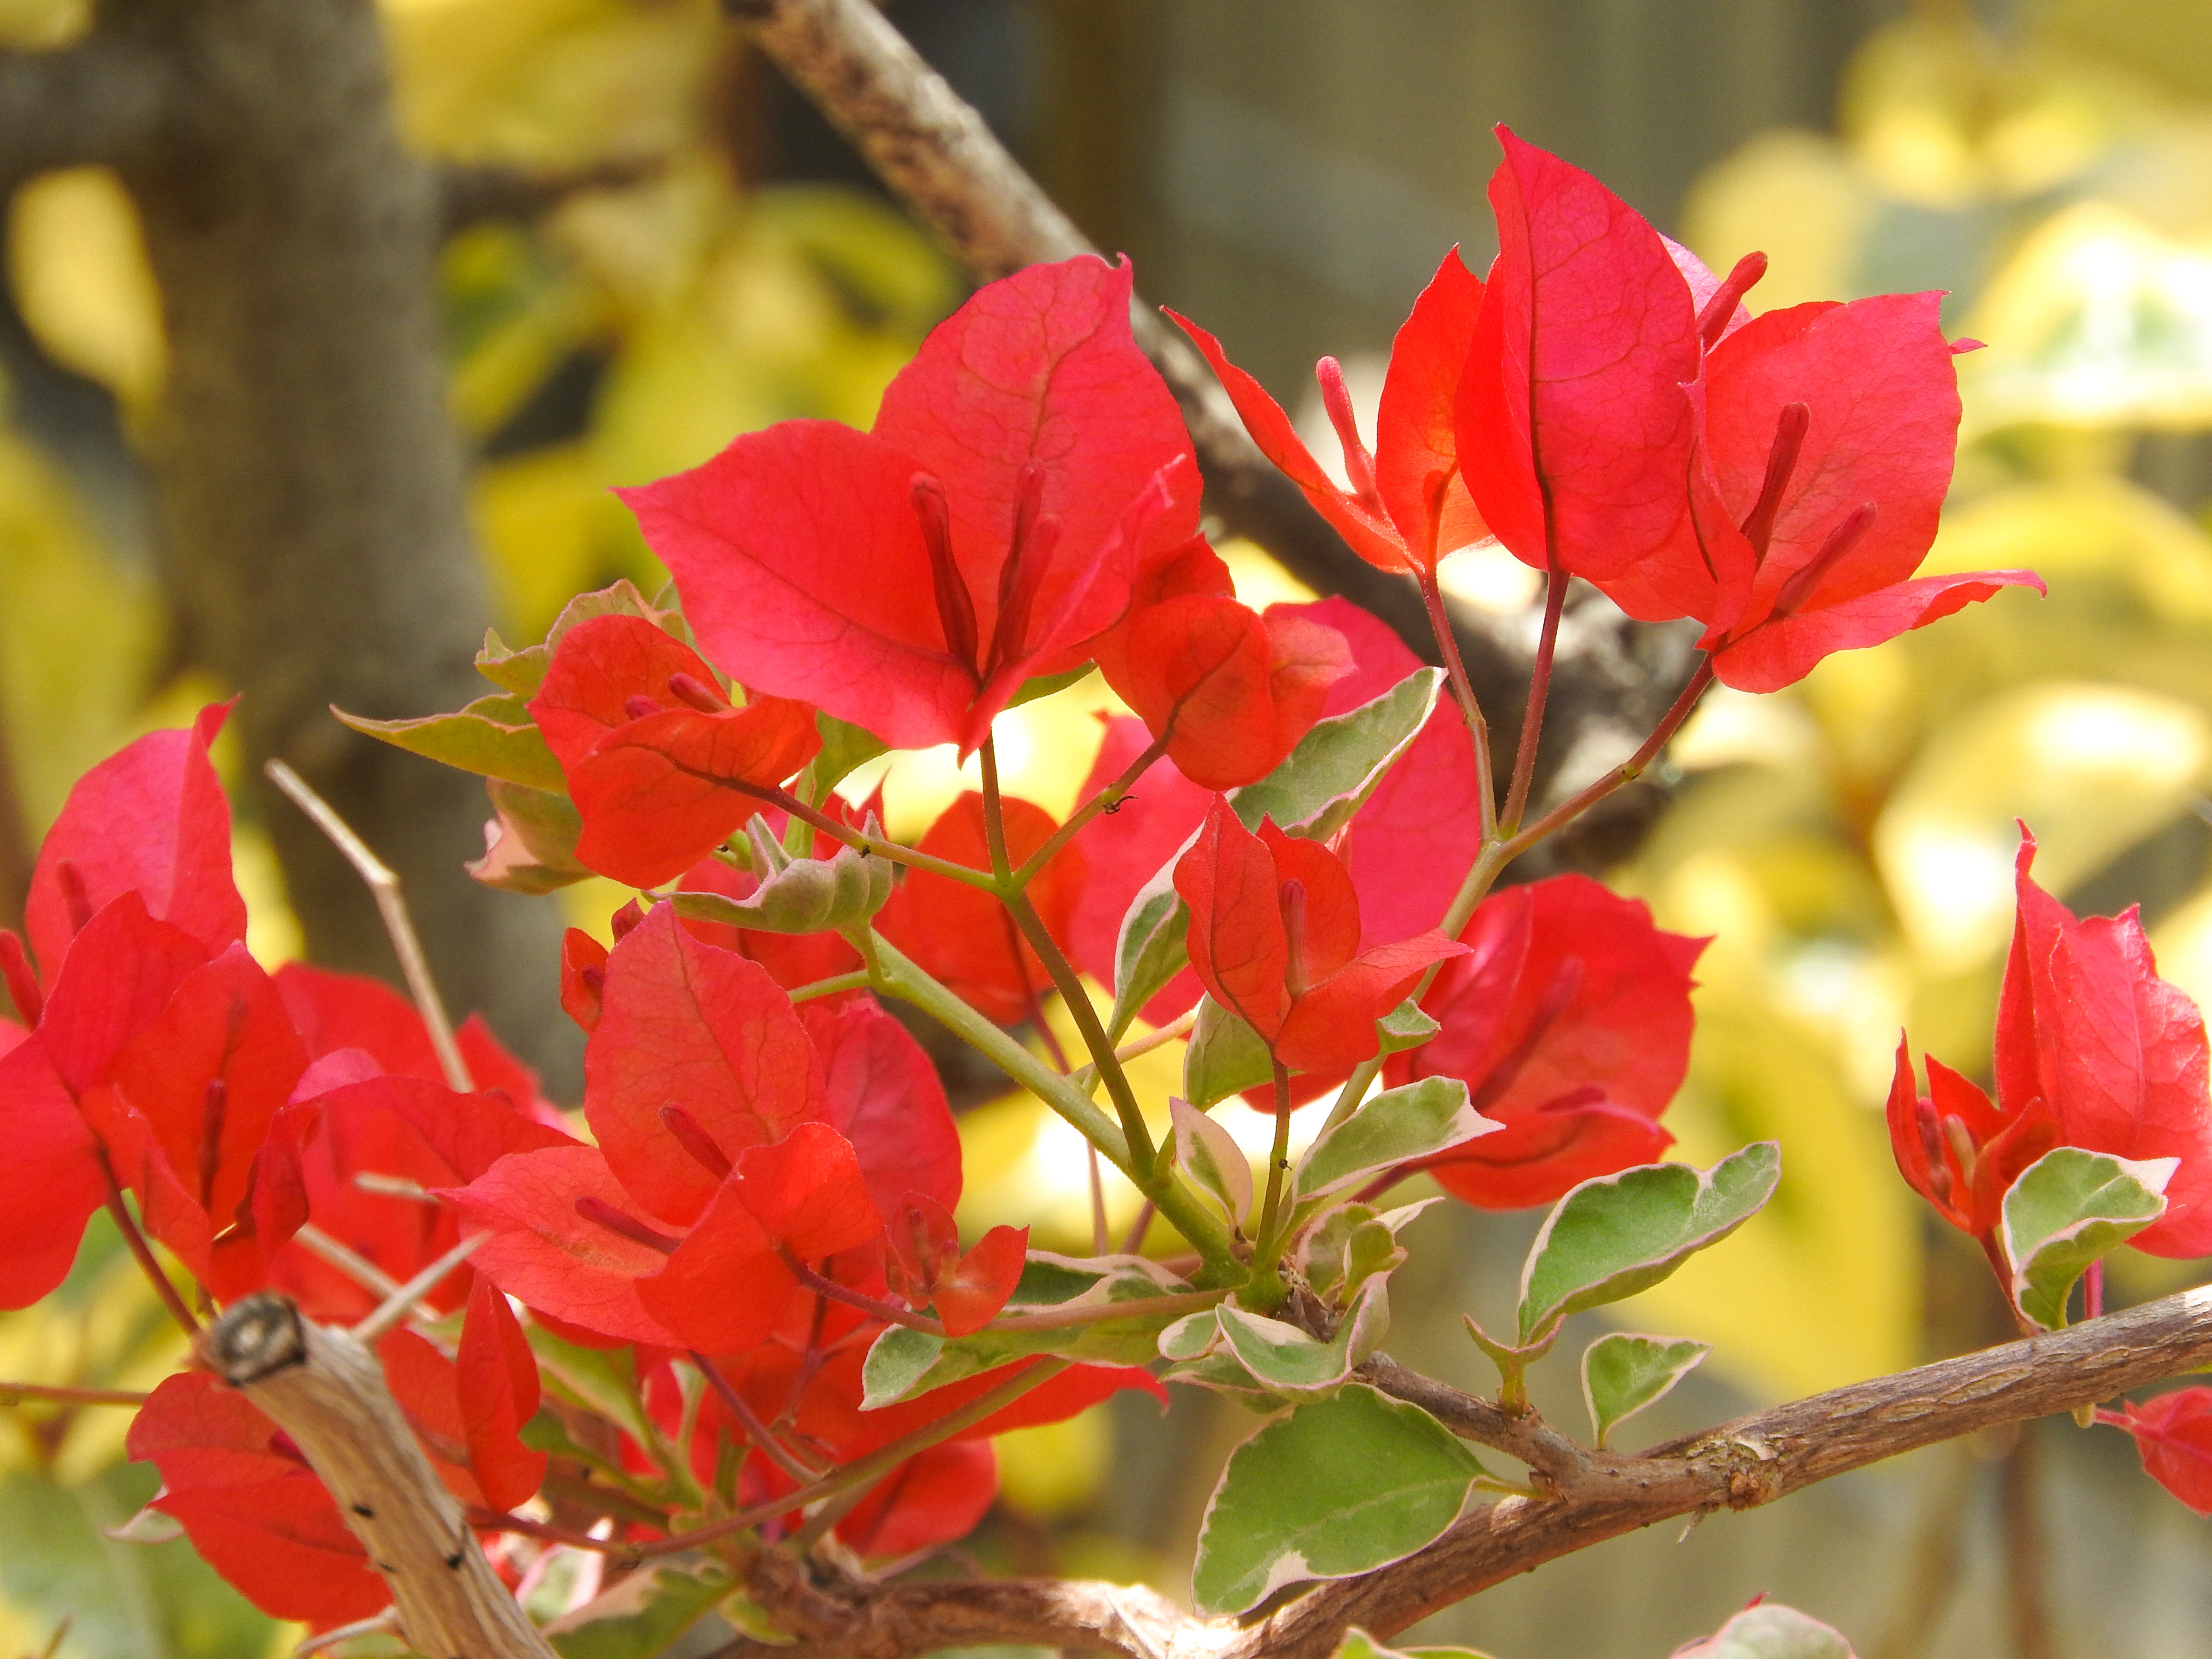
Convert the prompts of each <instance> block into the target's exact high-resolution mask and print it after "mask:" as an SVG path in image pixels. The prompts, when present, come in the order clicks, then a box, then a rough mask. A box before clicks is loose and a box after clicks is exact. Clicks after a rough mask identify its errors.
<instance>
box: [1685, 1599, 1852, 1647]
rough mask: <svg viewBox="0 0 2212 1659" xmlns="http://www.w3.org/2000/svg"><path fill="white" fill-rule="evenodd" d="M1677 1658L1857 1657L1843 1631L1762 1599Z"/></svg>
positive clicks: (1693, 1644) (1792, 1608) (1793, 1609)
mask: <svg viewBox="0 0 2212 1659" xmlns="http://www.w3.org/2000/svg"><path fill="white" fill-rule="evenodd" d="M1674 1659H1857V1655H1855V1654H1854V1653H1852V1651H1851V1644H1850V1643H1849V1642H1846V1641H1845V1640H1844V1635H1843V1632H1841V1631H1839V1630H1837V1629H1836V1628H1834V1627H1833V1626H1829V1625H1824V1624H1822V1623H1821V1622H1820V1620H1817V1619H1813V1618H1808V1616H1807V1615H1805V1614H1804V1613H1800V1612H1798V1611H1797V1609H1796V1608H1795V1607H1784V1606H1783V1605H1782V1604H1781V1603H1780V1602H1778V1601H1761V1602H1760V1603H1759V1605H1758V1606H1757V1607H1746V1608H1745V1609H1744V1610H1743V1611H1742V1612H1741V1613H1738V1614H1736V1616H1735V1618H1733V1619H1731V1620H1729V1621H1728V1623H1726V1624H1725V1625H1723V1626H1721V1627H1720V1629H1719V1630H1717V1632H1714V1633H1713V1634H1712V1635H1711V1636H1708V1637H1707V1638H1705V1640H1704V1641H1702V1642H1693V1643H1692V1644H1690V1645H1689V1646H1688V1647H1686V1648H1681V1649H1679V1650H1676V1653H1675V1656H1674Z"/></svg>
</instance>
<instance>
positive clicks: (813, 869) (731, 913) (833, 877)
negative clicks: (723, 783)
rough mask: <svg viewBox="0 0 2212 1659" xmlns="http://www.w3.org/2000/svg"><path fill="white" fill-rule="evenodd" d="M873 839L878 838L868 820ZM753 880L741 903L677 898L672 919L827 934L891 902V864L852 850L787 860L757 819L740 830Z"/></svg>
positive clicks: (715, 896)
mask: <svg viewBox="0 0 2212 1659" xmlns="http://www.w3.org/2000/svg"><path fill="white" fill-rule="evenodd" d="M867 831H868V833H869V834H870V835H872V836H878V835H881V834H882V833H883V829H882V826H881V825H880V824H878V823H877V822H876V820H875V817H874V816H873V815H872V814H871V815H870V817H869V818H868V823H867ZM745 835H746V838H747V841H748V842H749V850H750V861H751V866H752V872H753V875H754V877H755V878H756V879H757V881H758V883H759V884H758V885H757V886H756V887H755V888H754V889H753V890H752V892H751V893H750V895H749V896H746V897H744V898H741V899H733V898H726V897H725V896H723V895H721V894H720V893H678V894H677V895H676V896H675V899H674V901H673V902H674V903H675V906H676V914H677V915H680V916H684V917H687V918H689V919H690V920H692V921H719V922H726V923H728V924H729V925H730V926H731V927H750V928H754V929H757V930H758V931H760V932H762V933H831V932H834V931H836V930H837V929H839V928H842V927H857V926H859V925H860V923H861V922H864V921H867V920H868V918H869V917H871V916H872V915H875V914H876V912H877V911H878V910H880V909H882V908H884V905H886V904H888V903H889V902H890V896H891V863H890V860H889V859H883V858H876V857H873V856H872V855H871V854H866V853H864V852H862V851H860V848H857V847H840V848H838V849H837V850H836V852H835V853H834V854H831V855H830V856H829V857H828V858H826V859H812V858H804V859H798V858H793V857H792V856H791V854H788V853H787V852H785V851H784V850H783V848H782V846H781V844H780V843H779V842H777V841H776V839H775V836H771V835H770V834H769V832H768V823H767V821H766V820H765V819H763V818H762V817H760V816H759V815H758V814H756V815H755V816H754V817H753V818H752V819H751V821H750V823H747V824H746V826H745Z"/></svg>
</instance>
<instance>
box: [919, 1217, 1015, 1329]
mask: <svg viewBox="0 0 2212 1659" xmlns="http://www.w3.org/2000/svg"><path fill="white" fill-rule="evenodd" d="M1029 1250H1030V1230H1029V1229H1028V1228H1026V1227H994V1228H992V1229H991V1231H988V1232H987V1233H985V1234H984V1235H983V1237H981V1238H980V1239H978V1240H977V1241H976V1243H975V1249H972V1250H970V1251H969V1252H968V1254H967V1255H963V1256H962V1257H961V1258H960V1261H959V1265H958V1266H957V1267H954V1268H953V1270H952V1271H951V1273H948V1274H947V1275H945V1277H944V1278H942V1279H939V1281H938V1284H937V1289H936V1293H935V1295H934V1297H933V1300H934V1301H935V1302H936V1304H937V1316H938V1318H939V1320H941V1321H942V1322H944V1325H945V1334H947V1335H948V1336H970V1335H973V1334H975V1332H977V1331H980V1330H981V1329H982V1328H983V1327H984V1326H986V1325H987V1324H989V1323H990V1322H992V1321H993V1320H994V1319H995V1318H997V1317H998V1316H999V1310H1000V1309H1001V1308H1003V1307H1005V1306H1006V1303H1007V1300H1008V1298H1010V1297H1012V1295H1013V1293H1014V1286H1015V1285H1018V1284H1019V1283H1020V1282H1021V1277H1022V1268H1023V1267H1024V1265H1025V1264H1026V1263H1027V1261H1029Z"/></svg>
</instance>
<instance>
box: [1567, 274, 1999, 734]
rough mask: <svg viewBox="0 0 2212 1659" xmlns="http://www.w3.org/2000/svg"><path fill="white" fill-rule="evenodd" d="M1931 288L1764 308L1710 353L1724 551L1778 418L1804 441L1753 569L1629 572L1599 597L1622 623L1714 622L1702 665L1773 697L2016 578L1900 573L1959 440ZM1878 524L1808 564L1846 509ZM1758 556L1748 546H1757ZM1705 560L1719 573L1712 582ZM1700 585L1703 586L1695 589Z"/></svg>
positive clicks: (1714, 464) (1708, 400)
mask: <svg viewBox="0 0 2212 1659" xmlns="http://www.w3.org/2000/svg"><path fill="white" fill-rule="evenodd" d="M1941 299H1942V295H1937V294H1884V295H1875V296H1874V297H1872V298H1869V299H1864V300H1854V301H1851V302H1850V304H1848V305H1842V304H1838V303H1835V302H1833V301H1820V302H1817V303H1814V304H1810V305H1802V306H1795V307H1790V309H1788V310H1786V311H1771V312H1768V313H1765V315H1764V316H1761V317H1759V318H1756V319H1753V320H1752V321H1751V322H1749V323H1747V325H1744V326H1743V327H1742V328H1740V329H1738V330H1736V331H1735V332H1733V333H1731V334H1730V335H1729V337H1727V338H1726V339H1724V340H1723V341H1721V343H1719V344H1718V345H1717V346H1716V347H1714V349H1713V350H1712V352H1711V355H1710V356H1708V357H1707V359H1706V361H1705V384H1704V386H1703V387H1702V389H1701V392H1700V396H1699V402H1700V404H1701V406H1702V409H1703V411H1704V413H1703V422H1702V438H1703V447H1702V453H1701V460H1702V461H1703V463H1704V465H1705V466H1706V467H1707V468H1708V469H1709V470H1710V477H1711V480H1712V483H1713V486H1714V488H1715V489H1716V490H1717V503H1716V505H1717V510H1718V517H1719V519H1720V520H1723V522H1721V523H1719V524H1712V525H1708V526H1707V532H1708V535H1707V539H1708V540H1709V542H1724V541H1727V540H1728V539H1729V537H1730V535H1731V531H1732V527H1733V526H1738V525H1741V524H1744V523H1746V522H1747V520H1748V519H1749V518H1750V516H1751V514H1752V510H1753V507H1754V505H1755V504H1756V503H1757V502H1758V501H1759V496H1760V492H1761V489H1762V488H1763V486H1764V484H1765V479H1766V473H1767V461H1768V458H1769V455H1770V453H1771V451H1772V450H1773V447H1774V444H1775V436H1776V431H1777V428H1778V422H1780V419H1781V416H1782V411H1783V410H1784V407H1785V406H1786V405H1789V404H1803V405H1804V406H1805V408H1806V410H1807V411H1808V415H1809V420H1808V423H1807V426H1806V428H1805V435H1804V442H1803V447H1802V449H1801V450H1800V452H1799V453H1798V456H1797V460H1796V465H1795V466H1794V467H1793V468H1792V469H1791V470H1790V474H1789V482H1788V483H1787V484H1786V485H1785V486H1784V489H1783V490H1782V493H1781V496H1780V499H1779V501H1778V503H1776V505H1775V510H1774V513H1773V519H1772V532H1771V539H1770V540H1769V543H1768V545H1767V546H1766V548H1765V551H1764V556H1763V557H1759V558H1757V560H1756V568H1755V574H1753V572H1752V571H1751V570H1750V569H1749V568H1747V566H1746V565H1745V564H1744V563H1743V562H1742V560H1741V554H1740V553H1739V554H1736V555H1734V556H1724V557H1723V559H1722V560H1721V561H1719V562H1718V565H1717V567H1715V566H1714V564H1713V562H1711V561H1710V560H1701V559H1700V558H1699V556H1696V555H1695V554H1694V553H1691V552H1685V553H1682V554H1680V555H1679V556H1676V557H1674V558H1672V559H1670V560H1668V561H1666V563H1667V565H1668V570H1667V572H1666V573H1665V574H1660V573H1657V572H1638V571H1635V570H1631V571H1629V572H1627V573H1626V576H1625V579H1624V580H1623V581H1622V582H1620V583H1614V584H1607V591H1608V592H1611V593H1612V594H1613V598H1614V599H1616V600H1617V601H1618V602H1619V603H1620V604H1621V605H1623V606H1624V607H1625V608H1626V609H1627V610H1628V611H1631V612H1632V614H1634V615H1637V616H1642V617H1656V616H1661V615H1664V616H1680V615H1683V614H1688V615H1691V616H1694V617H1699V618H1700V619H1701V620H1703V621H1705V622H1707V623H1711V624H1712V627H1711V631H1710V632H1709V634H1708V635H1707V638H1706V641H1705V642H1706V644H1707V645H1708V646H1709V647H1711V648H1712V650H1713V653H1714V655H1713V671H1714V672H1715V674H1717V676H1718V677H1719V678H1720V679H1721V680H1722V681H1723V683H1724V684H1729V685H1733V686H1735V687H1737V688H1739V689H1740V690H1747V691H1772V690H1779V689H1780V688H1782V687H1783V686H1785V685H1788V684H1792V683H1793V682H1795V681H1796V680H1798V679H1801V678H1803V677H1804V675H1805V674H1806V673H1807V672H1808V671H1809V670H1810V669H1811V668H1812V666H1813V665H1814V664H1815V663H1817V662H1818V661H1820V659H1821V658H1823V657H1825V656H1827V655H1829V654H1831V653H1833V652H1837V651H1848V650H1854V649H1857V648H1858V647H1863V646H1869V645H1879V644H1880V643H1881V642H1882V641H1885V640H1888V639H1892V638H1894V637H1895V636H1896V635H1899V634H1902V633H1904V632H1905V631H1906V630H1907V629H1914V628H1918V627H1921V626H1923V625H1924V624H1926V623H1931V622H1934V621H1936V619H1937V618H1939V617H1947V616H1949V615H1950V614H1951V613H1952V612H1954V611H1957V610H1959V609H1960V607H1961V606H1963V605H1969V604H1972V603H1973V602H1974V601H1976V600H1978V599H1988V598H1989V597H1990V595H1992V594H1994V593H1996V592H1999V591H2000V590H2001V589H2002V588H2004V587H2007V586H2033V587H2035V588H2036V589H2037V591H2038V592H2040V591H2041V589H2042V584H2041V582H2040V581H2039V580H2037V579H2036V577H2035V576H2034V574H2033V573H2032V572H2029V571H2024V570H1982V571H1972V572H1968V573H1966V574H1957V575H1945V576H1929V577H1922V578H1920V579H1918V580H1913V579H1912V573H1913V572H1914V571H1915V570H1917V569H1918V568H1919V566H1920V562H1921V560H1922V559H1923V558H1924V557H1925V556H1927V552H1928V549H1929V544H1930V543H1932V542H1933V541H1934V540H1935V537H1936V520H1937V517H1938V514H1939V513H1940V512H1941V509H1942V504H1943V496H1944V492H1945V491H1946V489H1948V487H1949V485H1950V481H1951V463H1952V457H1953V454H1954V452H1955V450H1956V448H1957V445H1958V429H1959V391H1958V374H1957V372H1956V370H1955V369H1954V367H1953V356H1954V353H1953V350H1952V348H1951V344H1950V343H1949V342H1948V341H1947V340H1946V339H1945V338H1944V337H1943V334H1942V329H1941V327H1940V326H1939V325H1938V322H1937V306H1938V302H1939V301H1941ZM1867 505H1871V506H1872V507H1873V508H1874V518H1873V520H1872V522H1871V523H1870V524H1869V525H1867V526H1865V527H1864V528H1863V530H1862V531H1861V532H1860V533H1859V534H1858V535H1857V539H1856V540H1854V541H1852V542H1850V544H1849V546H1848V547H1847V548H1846V549H1845V550H1842V551H1840V552H1838V553H1837V554H1835V555H1833V556H1832V557H1831V558H1829V560H1828V561H1827V562H1826V564H1825V565H1824V566H1823V567H1822V568H1819V569H1817V570H1816V569H1813V568H1811V567H1813V566H1814V564H1815V562H1816V561H1819V560H1820V558H1821V556H1822V552H1823V550H1824V549H1825V548H1826V547H1827V546H1828V544H1829V538H1830V537H1831V536H1832V534H1834V533H1835V532H1837V531H1838V527H1839V526H1844V524H1845V523H1846V522H1847V521H1848V520H1850V517H1851V515H1852V513H1854V512H1857V511H1860V510H1861V509H1862V508H1863V507H1864V506H1867ZM1753 552H1754V554H1755V553H1756V550H1753ZM1713 568H1718V569H1719V571H1720V574H1719V575H1718V577H1717V578H1716V577H1714V576H1713V575H1711V574H1708V572H1709V571H1710V570H1711V569H1713ZM1701 583H1702V584H1703V585H1704V587H1705V592H1699V591H1698V590H1699V586H1700V584H1701Z"/></svg>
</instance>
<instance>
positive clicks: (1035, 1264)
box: [860, 1250, 1191, 1411]
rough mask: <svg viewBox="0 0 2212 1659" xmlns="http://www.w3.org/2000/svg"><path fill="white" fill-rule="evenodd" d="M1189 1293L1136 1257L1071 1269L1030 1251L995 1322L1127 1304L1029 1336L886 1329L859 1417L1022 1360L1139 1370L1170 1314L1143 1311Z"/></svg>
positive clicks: (1066, 1260)
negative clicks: (1036, 1357)
mask: <svg viewBox="0 0 2212 1659" xmlns="http://www.w3.org/2000/svg"><path fill="white" fill-rule="evenodd" d="M1190 1288H1191V1287H1190V1286H1189V1285H1188V1284H1186V1283H1184V1282H1183V1281H1182V1279H1177V1278H1176V1276H1175V1275H1174V1274H1172V1273H1169V1272H1167V1271H1166V1270H1165V1269H1164V1268H1163V1267H1158V1266H1157V1265H1156V1264H1154V1263H1152V1262H1151V1261H1146V1260H1145V1259H1144V1258H1143V1257H1142V1256H1133V1255H1109V1256H1092V1257H1089V1258H1085V1259H1082V1260H1078V1259H1076V1258H1074V1257H1070V1256H1060V1255H1052V1254H1050V1253H1049V1252H1047V1251H1043V1250H1032V1251H1030V1257H1029V1261H1028V1262H1027V1264H1026V1265H1025V1266H1024V1267H1023V1269H1022V1277H1021V1280H1020V1282H1019V1283H1018V1284H1017V1285H1015V1287H1014V1293H1013V1295H1012V1297H1010V1298H1008V1300H1007V1303H1006V1308H1005V1309H1004V1310H1003V1311H1002V1312H1001V1314H1000V1317H1002V1318H1012V1317H1018V1316H1021V1315H1023V1314H1025V1313H1030V1314H1036V1313H1043V1312H1045V1311H1047V1310H1058V1311H1073V1310H1078V1309H1082V1310H1091V1309H1093V1308H1100V1307H1109V1306H1110V1307H1115V1308H1118V1307H1120V1306H1121V1305H1122V1304H1127V1307H1128V1311H1127V1313H1126V1314H1118V1313H1117V1314H1115V1315H1114V1316H1110V1317H1102V1318H1098V1319H1094V1320H1091V1321H1089V1322H1086V1323H1083V1324H1079V1325H1055V1326H1048V1327H1046V1328H1043V1329H1041V1330H1036V1329H1032V1330H989V1329H986V1330H981V1331H977V1332H976V1333H975V1334H974V1335H972V1336H959V1337H940V1336H933V1335H931V1334H929V1333H928V1332H927V1331H917V1330H912V1329H909V1328H908V1327H906V1326H903V1325H893V1326H891V1327H890V1328H888V1329H886V1330H885V1331H884V1333H883V1334H881V1335H880V1336H878V1337H877V1338H876V1340H875V1342H874V1344H873V1345H872V1346H871V1347H870V1348H869V1350H868V1357H867V1358H866V1360H865V1361H863V1362H862V1364H861V1367H860V1383H861V1390H862V1394H861V1400H860V1409H861V1410H862V1411H873V1410H875V1409H876V1408H877V1407H881V1406H888V1405H890V1404H892V1403H893V1402H894V1401H900V1400H909V1399H912V1398H913V1397H914V1396H915V1395H922V1394H927V1393H928V1392H929V1391H930V1390H931V1389H941V1388H943V1387H944V1386H945V1384H946V1383H957V1382H959V1381H960V1380H961V1379H962V1378H963V1377H969V1376H976V1375H978V1374H979V1373H981V1372H983V1371H988V1370H997V1369H998V1368H999V1367H1000V1366H1001V1365H1006V1364H1012V1362H1013V1361H1015V1360H1017V1359H1026V1358H1029V1357H1030V1356H1031V1355H1032V1354H1057V1355H1059V1356H1060V1358H1065V1359H1079V1360H1085V1361H1089V1362H1091V1363H1093V1364H1104V1365H1141V1364H1146V1362H1148V1361H1150V1360H1152V1358H1156V1357H1157V1356H1158V1352H1159V1334H1160V1332H1161V1331H1162V1330H1163V1329H1164V1328H1165V1327H1166V1326H1168V1325H1169V1324H1170V1323H1171V1322H1173V1321H1175V1320H1176V1319H1178V1318H1180V1317H1182V1314H1181V1312H1180V1311H1177V1312H1176V1313H1160V1312H1151V1311H1147V1310H1146V1307H1145V1305H1144V1304H1146V1303H1147V1302H1155V1301H1158V1299H1159V1298H1160V1297H1165V1296H1182V1295H1187V1294H1188V1292H1189V1291H1190Z"/></svg>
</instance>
